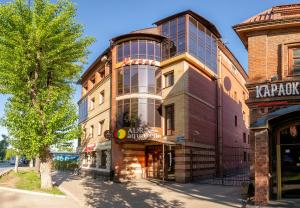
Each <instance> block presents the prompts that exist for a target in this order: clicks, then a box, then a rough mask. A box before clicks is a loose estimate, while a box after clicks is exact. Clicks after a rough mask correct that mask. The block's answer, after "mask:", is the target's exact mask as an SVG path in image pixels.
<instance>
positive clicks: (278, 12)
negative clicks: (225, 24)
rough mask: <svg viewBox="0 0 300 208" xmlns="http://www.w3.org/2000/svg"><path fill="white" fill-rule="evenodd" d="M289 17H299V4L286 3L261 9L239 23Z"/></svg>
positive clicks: (244, 23) (252, 22) (245, 23)
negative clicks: (261, 10)
mask: <svg viewBox="0 0 300 208" xmlns="http://www.w3.org/2000/svg"><path fill="white" fill-rule="evenodd" d="M291 18H300V4H288V5H281V6H275V7H272V8H271V9H268V10H266V11H263V12H261V13H259V14H257V15H255V16H253V17H251V18H249V19H247V20H246V21H244V22H242V23H240V24H239V25H247V24H254V23H260V22H268V21H274V20H284V19H291Z"/></svg>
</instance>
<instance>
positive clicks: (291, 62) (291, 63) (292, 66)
mask: <svg viewBox="0 0 300 208" xmlns="http://www.w3.org/2000/svg"><path fill="white" fill-rule="evenodd" d="M295 49H298V50H300V45H293V46H290V47H288V69H289V70H288V71H289V73H288V75H289V76H300V70H299V72H297V73H295V64H294V63H295V61H294V60H295V59H298V60H300V56H297V57H294V50H295ZM296 66H298V67H299V69H300V64H298V65H296Z"/></svg>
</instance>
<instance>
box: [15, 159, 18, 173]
mask: <svg viewBox="0 0 300 208" xmlns="http://www.w3.org/2000/svg"><path fill="white" fill-rule="evenodd" d="M18 169H19V155H16V159H15V172H16V173H17V172H18Z"/></svg>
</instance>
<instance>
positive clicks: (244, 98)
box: [243, 91, 247, 101]
mask: <svg viewBox="0 0 300 208" xmlns="http://www.w3.org/2000/svg"><path fill="white" fill-rule="evenodd" d="M246 99H247V98H246V93H245V92H244V91H243V100H244V101H245V100H246Z"/></svg>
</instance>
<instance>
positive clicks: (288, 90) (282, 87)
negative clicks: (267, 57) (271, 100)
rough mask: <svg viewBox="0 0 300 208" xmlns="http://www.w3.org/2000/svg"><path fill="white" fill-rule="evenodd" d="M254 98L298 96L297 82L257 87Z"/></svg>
mask: <svg viewBox="0 0 300 208" xmlns="http://www.w3.org/2000/svg"><path fill="white" fill-rule="evenodd" d="M255 90H256V98H268V97H280V96H293V95H299V82H283V83H272V84H264V85H258V86H256V87H255Z"/></svg>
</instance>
